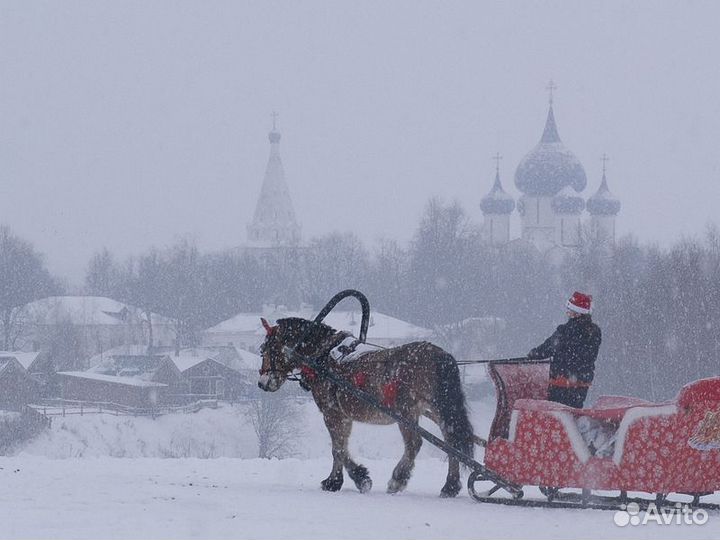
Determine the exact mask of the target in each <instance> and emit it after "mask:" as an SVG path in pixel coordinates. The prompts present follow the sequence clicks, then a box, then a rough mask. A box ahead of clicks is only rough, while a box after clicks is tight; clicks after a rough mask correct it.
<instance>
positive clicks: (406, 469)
mask: <svg viewBox="0 0 720 540" xmlns="http://www.w3.org/2000/svg"><path fill="white" fill-rule="evenodd" d="M416 423H417V420H416ZM398 427H399V428H400V433H401V434H402V438H403V441H404V442H405V453H403V456H402V458H400V461H399V462H398V464H397V465H395V469H394V470H393V473H392V477H391V478H390V481H389V482H388V487H387V491H388V493H399V492H400V491H402V490H404V489H405V486H407V483H408V480H410V474H411V473H412V470H413V467H415V457H416V456H417V455H418V452H419V451H420V447H421V446H422V442H423V440H422V437H421V436H420V435H418V433H417V432H416V431H413V430H412V429H409V428H407V427H405V426H402V425H400V426H398Z"/></svg>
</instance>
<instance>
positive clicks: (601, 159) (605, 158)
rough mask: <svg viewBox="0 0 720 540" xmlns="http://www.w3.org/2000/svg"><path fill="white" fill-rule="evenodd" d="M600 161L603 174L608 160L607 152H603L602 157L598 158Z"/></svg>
mask: <svg viewBox="0 0 720 540" xmlns="http://www.w3.org/2000/svg"><path fill="white" fill-rule="evenodd" d="M600 161H602V164H603V176H605V164H606V163H607V162H608V161H610V158H609V157H607V154H603V155H602V157H601V158H600Z"/></svg>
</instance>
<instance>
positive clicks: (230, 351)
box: [86, 345, 261, 402]
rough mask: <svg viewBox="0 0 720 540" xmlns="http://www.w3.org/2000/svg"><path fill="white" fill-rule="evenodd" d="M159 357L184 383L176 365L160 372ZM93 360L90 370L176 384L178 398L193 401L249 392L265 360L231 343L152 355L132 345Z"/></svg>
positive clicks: (107, 352)
mask: <svg viewBox="0 0 720 540" xmlns="http://www.w3.org/2000/svg"><path fill="white" fill-rule="evenodd" d="M158 358H162V359H163V362H165V361H167V362H172V364H173V365H174V366H175V368H177V371H178V373H179V375H180V377H181V378H182V383H178V377H177V376H176V375H175V374H174V373H170V372H174V370H173V369H169V370H167V371H166V372H165V375H162V372H161V373H160V374H159V373H158V371H159V370H158V368H159V367H160V366H159V365H158V363H157V361H156V359H158ZM90 362H91V364H92V366H93V367H91V368H90V369H89V370H88V371H87V372H86V373H100V374H103V375H113V376H117V377H131V378H136V379H137V378H139V379H143V380H151V381H154V382H163V383H167V384H168V385H169V386H174V390H173V393H174V394H175V400H176V401H187V402H191V401H197V400H198V399H209V398H215V399H224V400H229V401H235V400H237V399H240V398H241V397H243V396H246V395H248V393H249V390H250V389H254V388H255V377H256V374H257V370H258V369H259V366H260V363H261V360H260V357H259V356H257V355H255V354H253V353H250V352H248V351H241V350H238V349H236V348H235V347H233V346H230V345H215V346H208V347H202V348H188V349H181V350H180V351H179V354H176V353H175V350H174V348H167V349H165V350H163V349H162V348H158V349H156V350H155V352H154V354H153V355H151V356H148V355H146V354H144V353H143V352H142V351H141V350H139V349H138V348H137V347H136V346H132V345H129V346H120V347H116V348H114V349H111V350H109V351H106V352H104V353H103V354H101V355H96V356H94V357H92V358H91V359H90ZM168 374H171V375H172V377H168ZM181 395H182V396H183V397H182V398H181V397H180V396H181Z"/></svg>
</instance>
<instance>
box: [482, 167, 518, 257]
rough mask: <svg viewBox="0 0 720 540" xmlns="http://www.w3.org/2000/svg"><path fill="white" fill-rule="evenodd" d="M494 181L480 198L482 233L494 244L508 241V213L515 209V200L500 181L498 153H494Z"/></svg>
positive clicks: (502, 243)
mask: <svg viewBox="0 0 720 540" xmlns="http://www.w3.org/2000/svg"><path fill="white" fill-rule="evenodd" d="M493 159H494V160H495V183H494V184H493V187H492V189H491V190H490V193H488V194H487V195H485V196H484V197H483V198H482V199H481V200H480V210H482V213H483V216H484V221H483V228H482V234H483V237H484V238H485V240H486V241H487V242H489V243H491V244H493V245H495V246H498V245H504V244H507V243H508V242H509V241H510V214H512V211H513V210H514V209H515V201H514V200H513V198H512V197H511V196H510V195H508V194H507V193H505V190H504V189H503V187H502V184H501V183H500V159H502V157H501V156H500V154H495V157H494V158H493Z"/></svg>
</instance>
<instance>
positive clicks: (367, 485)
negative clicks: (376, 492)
mask: <svg viewBox="0 0 720 540" xmlns="http://www.w3.org/2000/svg"><path fill="white" fill-rule="evenodd" d="M355 485H356V486H357V488H358V490H360V493H367V492H368V491H370V490H371V489H372V480H371V479H370V477H369V476H366V477H365V478H363V479H362V480H360V481H359V482H356V483H355Z"/></svg>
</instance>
